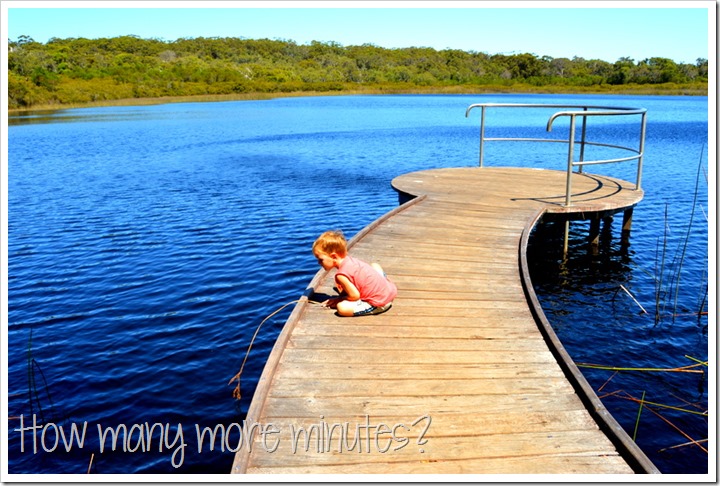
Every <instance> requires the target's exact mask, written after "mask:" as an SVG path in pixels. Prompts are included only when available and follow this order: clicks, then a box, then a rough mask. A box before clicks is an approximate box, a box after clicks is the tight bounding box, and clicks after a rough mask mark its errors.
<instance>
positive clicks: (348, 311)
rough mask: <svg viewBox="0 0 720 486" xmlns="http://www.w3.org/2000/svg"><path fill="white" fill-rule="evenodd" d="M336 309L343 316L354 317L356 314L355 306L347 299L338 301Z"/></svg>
mask: <svg viewBox="0 0 720 486" xmlns="http://www.w3.org/2000/svg"><path fill="white" fill-rule="evenodd" d="M335 309H336V310H337V313H338V314H339V315H341V316H343V317H352V316H354V315H355V306H354V305H352V303H350V302H348V301H347V300H343V301H341V302H338V304H337V307H336V308H335Z"/></svg>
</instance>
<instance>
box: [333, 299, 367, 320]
mask: <svg viewBox="0 0 720 486" xmlns="http://www.w3.org/2000/svg"><path fill="white" fill-rule="evenodd" d="M372 308H373V306H371V305H370V304H368V303H367V302H365V301H362V300H342V301H340V302H338V304H337V307H336V310H337V313H338V315H340V316H342V317H353V316H355V315H357V313H358V312H361V313H362V312H363V311H369V310H372Z"/></svg>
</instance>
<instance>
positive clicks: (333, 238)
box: [312, 230, 347, 257]
mask: <svg viewBox="0 0 720 486" xmlns="http://www.w3.org/2000/svg"><path fill="white" fill-rule="evenodd" d="M312 249H313V252H314V251H315V250H320V251H321V252H323V253H325V254H327V255H330V254H331V253H336V254H337V255H338V256H339V257H344V256H345V255H347V240H346V239H345V235H343V232H342V231H340V230H331V231H326V232H325V233H323V234H321V235H320V236H319V237H318V239H317V240H315V243H313V247H312Z"/></svg>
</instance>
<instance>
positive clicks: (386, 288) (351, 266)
mask: <svg viewBox="0 0 720 486" xmlns="http://www.w3.org/2000/svg"><path fill="white" fill-rule="evenodd" d="M337 274H338V275H344V276H345V277H347V279H348V280H350V282H352V284H353V285H354V286H355V287H357V289H358V291H359V292H360V300H364V301H365V302H367V303H368V304H370V305H373V306H375V307H381V306H383V305H385V304H389V303H390V302H392V301H393V300H394V299H395V296H397V287H396V286H395V284H394V283H392V282H391V281H390V280H388V279H387V277H385V276H384V275H381V274H380V272H378V271H377V270H375V269H374V268H373V267H372V266H371V265H369V264H368V263H365V262H364V261H362V260H358V259H357V258H353V257H351V256H350V255H348V256H346V257H345V259H344V260H343V261H342V263H341V264H340V267H339V268H338V270H337Z"/></svg>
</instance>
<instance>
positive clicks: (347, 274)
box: [313, 231, 397, 317]
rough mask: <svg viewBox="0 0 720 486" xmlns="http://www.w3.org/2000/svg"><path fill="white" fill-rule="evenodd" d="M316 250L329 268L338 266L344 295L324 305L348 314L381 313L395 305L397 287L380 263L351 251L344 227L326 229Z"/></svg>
mask: <svg viewBox="0 0 720 486" xmlns="http://www.w3.org/2000/svg"><path fill="white" fill-rule="evenodd" d="M313 254H314V255H315V258H317V261H318V263H319V264H320V265H321V266H322V267H323V268H324V269H325V270H330V269H333V268H337V274H336V275H335V283H336V285H337V289H338V292H339V293H340V297H337V298H334V299H329V300H327V301H326V302H325V303H324V305H325V306H327V307H331V308H335V309H337V312H338V314H339V315H341V316H344V317H352V316H365V315H371V314H381V313H383V312H386V311H387V310H389V309H390V307H392V302H393V300H394V299H395V296H396V295H397V287H396V286H395V284H394V283H392V282H391V281H390V280H388V278H387V276H385V273H384V272H383V269H382V267H381V266H380V265H378V264H377V263H373V264H372V265H370V264H367V263H365V262H364V261H362V260H358V259H357V258H353V257H351V256H350V255H348V254H347V241H346V240H345V236H344V235H343V233H342V231H326V232H325V233H323V234H322V235H320V237H319V238H318V239H317V240H315V243H313Z"/></svg>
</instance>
